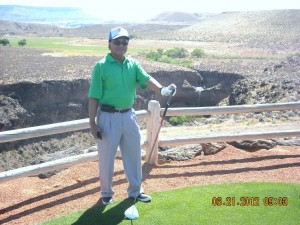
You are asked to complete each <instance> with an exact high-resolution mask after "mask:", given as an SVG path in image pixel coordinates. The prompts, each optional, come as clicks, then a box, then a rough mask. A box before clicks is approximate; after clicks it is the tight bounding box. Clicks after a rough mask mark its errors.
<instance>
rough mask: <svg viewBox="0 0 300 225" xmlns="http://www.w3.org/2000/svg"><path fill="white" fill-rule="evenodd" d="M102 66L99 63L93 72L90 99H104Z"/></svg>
mask: <svg viewBox="0 0 300 225" xmlns="http://www.w3.org/2000/svg"><path fill="white" fill-rule="evenodd" d="M100 67H101V65H100V64H99V63H97V64H96V65H95V67H94V69H93V72H92V79H91V84H90V89H89V94H88V97H89V98H96V99H101V97H102V92H103V88H102V77H101V69H100Z"/></svg>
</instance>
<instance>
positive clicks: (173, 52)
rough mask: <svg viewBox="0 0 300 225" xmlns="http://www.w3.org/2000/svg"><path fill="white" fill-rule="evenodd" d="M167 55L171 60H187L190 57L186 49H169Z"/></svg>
mask: <svg viewBox="0 0 300 225" xmlns="http://www.w3.org/2000/svg"><path fill="white" fill-rule="evenodd" d="M165 54H166V55H167V56H168V57H171V58H185V57H187V56H188V51H187V50H186V49H184V48H172V49H168V50H167V51H166V53H165Z"/></svg>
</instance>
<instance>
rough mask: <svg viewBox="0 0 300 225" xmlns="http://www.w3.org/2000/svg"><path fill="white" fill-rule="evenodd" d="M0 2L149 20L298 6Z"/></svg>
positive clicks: (146, 0) (292, 2) (193, 1)
mask: <svg viewBox="0 0 300 225" xmlns="http://www.w3.org/2000/svg"><path fill="white" fill-rule="evenodd" d="M0 5H27V6H47V7H78V8H82V9H83V10H84V12H86V13H88V14H90V15H92V16H94V17H97V18H100V19H104V20H127V21H130V20H143V21H144V20H149V19H151V18H153V17H154V16H156V15H158V14H159V13H162V12H166V11H180V12H189V13H199V12H208V13H221V12H227V11H256V10H273V9H300V1H299V0H284V1H275V0H105V1H103V0H40V1H37V0H0Z"/></svg>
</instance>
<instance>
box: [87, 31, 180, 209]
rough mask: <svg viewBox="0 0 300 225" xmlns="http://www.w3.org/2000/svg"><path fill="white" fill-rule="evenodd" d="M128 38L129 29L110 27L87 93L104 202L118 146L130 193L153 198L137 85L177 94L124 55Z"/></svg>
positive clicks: (109, 194)
mask: <svg viewBox="0 0 300 225" xmlns="http://www.w3.org/2000/svg"><path fill="white" fill-rule="evenodd" d="M129 39H130V38H129V35H128V32H127V31H126V30H125V29H124V28H122V27H117V28H114V29H112V30H111V31H110V33H109V38H108V41H109V43H108V48H109V50H110V53H108V54H107V56H106V58H104V59H102V60H100V61H99V62H97V63H96V64H95V66H94V69H93V72H92V79H91V85H90V90H89V94H88V96H89V120H90V127H91V133H92V135H93V136H94V137H95V138H96V139H97V146H98V154H99V175H100V185H101V196H102V203H103V204H104V205H107V204H110V203H112V197H113V194H114V191H113V189H112V179H113V172H114V159H115V154H116V151H117V148H118V146H119V147H120V150H121V154H122V160H123V166H124V171H125V175H126V179H127V181H128V183H129V185H128V188H127V193H128V197H131V198H136V199H137V200H139V201H142V202H149V201H151V197H150V196H148V195H146V194H145V193H144V192H143V189H142V187H141V181H142V165H141V147H140V139H141V137H140V130H139V126H138V124H137V120H136V115H135V111H134V109H133V108H132V106H133V104H134V100H135V98H136V85H137V84H138V85H139V86H140V87H141V88H143V89H144V88H146V87H148V88H150V89H151V90H153V91H155V92H160V93H161V94H162V95H164V96H170V95H171V94H173V95H174V94H175V92H176V86H175V85H174V84H171V85H169V86H168V87H163V86H162V85H161V84H160V83H158V82H157V81H156V80H155V79H154V78H152V77H151V76H150V75H149V74H147V73H146V72H145V71H144V70H143V69H142V67H141V66H140V64H139V63H138V62H137V61H136V60H134V59H132V58H128V57H126V56H125V53H126V52H127V49H128V44H129ZM95 117H97V120H96V121H97V122H95Z"/></svg>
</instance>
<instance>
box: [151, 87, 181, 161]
mask: <svg viewBox="0 0 300 225" xmlns="http://www.w3.org/2000/svg"><path fill="white" fill-rule="evenodd" d="M174 91H175V89H174ZM174 91H173V93H174ZM173 93H172V94H171V95H170V96H169V99H168V101H167V105H166V107H165V110H164V112H163V115H162V117H161V120H160V125H159V128H158V131H157V133H156V136H155V139H154V142H153V145H152V148H151V151H150V155H149V157H148V159H147V164H148V163H149V161H150V159H151V157H152V153H153V150H154V148H155V145H156V142H157V138H158V135H159V132H160V129H161V127H162V124H163V122H164V120H165V117H166V114H167V111H168V108H169V106H170V103H171V100H172V97H173Z"/></svg>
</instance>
